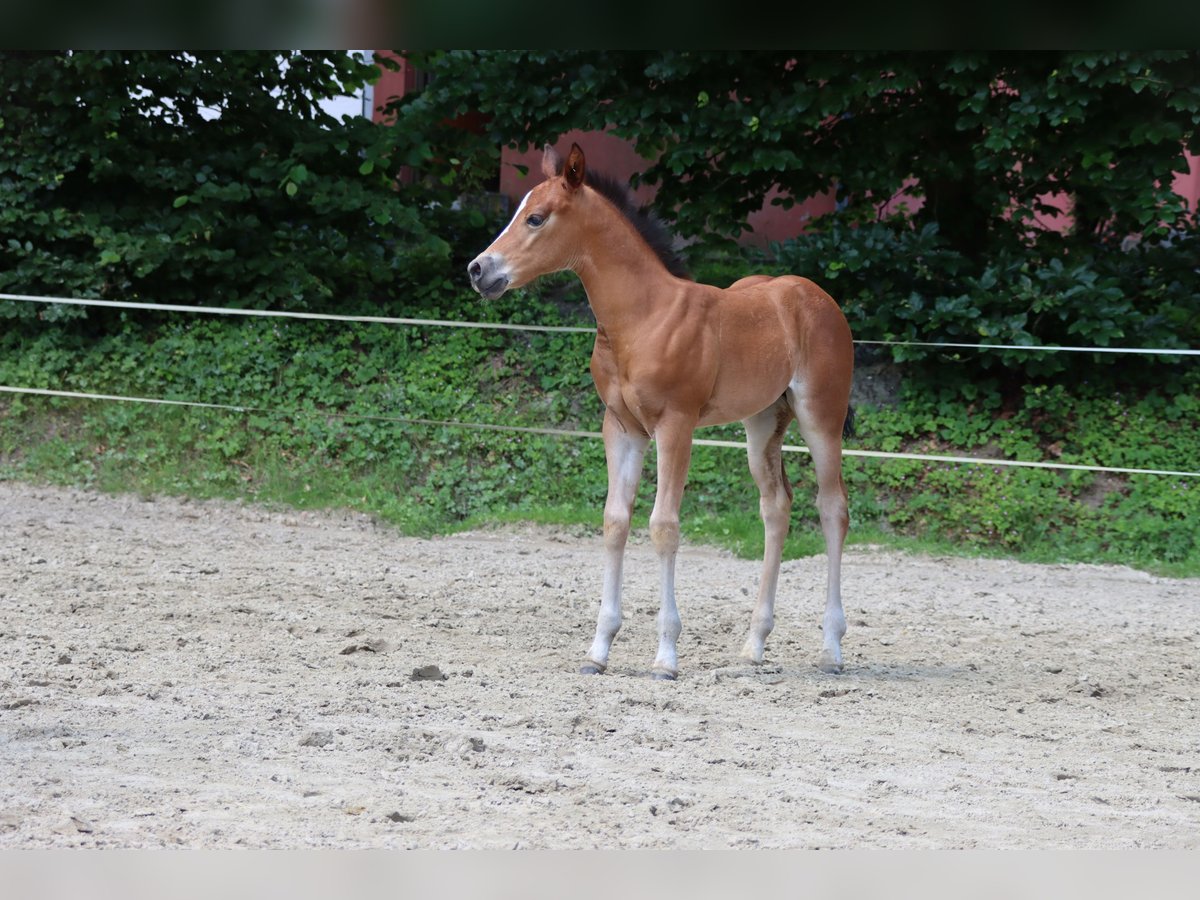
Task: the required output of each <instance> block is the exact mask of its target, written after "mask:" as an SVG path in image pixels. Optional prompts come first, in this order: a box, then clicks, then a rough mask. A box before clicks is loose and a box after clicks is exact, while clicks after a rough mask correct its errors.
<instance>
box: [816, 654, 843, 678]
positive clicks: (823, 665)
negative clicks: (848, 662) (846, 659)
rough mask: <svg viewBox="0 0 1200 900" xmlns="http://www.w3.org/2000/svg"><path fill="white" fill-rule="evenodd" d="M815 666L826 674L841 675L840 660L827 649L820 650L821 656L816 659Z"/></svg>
mask: <svg viewBox="0 0 1200 900" xmlns="http://www.w3.org/2000/svg"><path fill="white" fill-rule="evenodd" d="M817 668H818V669H820V670H821V671H822V672H824V673H825V674H826V675H841V674H842V661H841V660H840V659H836V658H835V657H834V655H833V654H832V653H830V652H829V651H828V650H823V651H821V658H820V659H819V660H817Z"/></svg>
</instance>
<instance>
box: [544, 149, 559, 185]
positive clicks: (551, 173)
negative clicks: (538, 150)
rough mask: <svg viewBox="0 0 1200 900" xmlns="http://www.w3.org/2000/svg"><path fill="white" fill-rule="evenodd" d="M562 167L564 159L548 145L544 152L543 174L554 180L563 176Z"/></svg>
mask: <svg viewBox="0 0 1200 900" xmlns="http://www.w3.org/2000/svg"><path fill="white" fill-rule="evenodd" d="M562 167H563V162H562V157H561V156H559V155H558V151H557V150H555V149H554V148H553V147H551V146H550V145H549V144H547V145H546V147H545V149H543V150H542V174H543V175H545V176H546V177H547V178H554V177H555V176H557V175H561V174H562Z"/></svg>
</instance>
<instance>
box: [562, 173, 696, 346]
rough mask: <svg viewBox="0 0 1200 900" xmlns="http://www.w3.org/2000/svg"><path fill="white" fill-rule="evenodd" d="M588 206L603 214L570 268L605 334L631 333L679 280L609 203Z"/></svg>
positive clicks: (598, 218) (598, 201)
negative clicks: (596, 208)
mask: <svg viewBox="0 0 1200 900" xmlns="http://www.w3.org/2000/svg"><path fill="white" fill-rule="evenodd" d="M592 202H594V203H596V204H597V205H598V206H601V207H603V215H600V216H597V217H596V218H597V223H596V224H595V225H593V226H591V227H590V228H589V230H588V233H587V235H586V236H585V239H584V241H583V252H581V253H580V255H579V257H578V259H577V261H576V264H575V266H574V267H573V268H574V270H575V273H576V274H577V275H578V276H579V279H580V281H582V282H583V288H584V290H585V291H586V292H587V295H588V302H589V303H590V304H591V307H592V312H593V313H594V314H595V316H596V321H597V322H598V323H599V324H600V325H601V326H602V327H603V328H604V329H605V330H606V331H608V332H609V333H610V334H611V333H612V332H613V330H614V329H620V328H623V327H632V328H636V327H638V325H639V323H640V322H642V321H644V320H645V319H646V318H648V317H653V316H654V315H655V313H656V307H657V305H658V304H657V302H656V301H657V299H658V298H665V297H667V296H668V295H669V288H670V286H671V285H672V284H673V283H674V282H675V281H677V280H678V279H676V278H675V276H674V275H672V274H671V273H670V272H669V271H667V268H666V266H664V265H663V263H662V260H660V259H659V258H658V256H657V255H655V253H654V251H653V250H651V249H650V247H649V246H648V245H647V244H646V242H645V241H644V240H643V239H642V237H641V235H639V234H638V233H637V230H636V229H635V228H634V227H633V225H632V224H631V223H630V222H628V221H627V220H626V219H625V217H624V216H622V215H621V214H620V212H618V211H617V210H616V209H615V208H614V207H613V206H612V205H611V204H609V203H608V201H606V200H603V199H602V198H600V197H593V198H592Z"/></svg>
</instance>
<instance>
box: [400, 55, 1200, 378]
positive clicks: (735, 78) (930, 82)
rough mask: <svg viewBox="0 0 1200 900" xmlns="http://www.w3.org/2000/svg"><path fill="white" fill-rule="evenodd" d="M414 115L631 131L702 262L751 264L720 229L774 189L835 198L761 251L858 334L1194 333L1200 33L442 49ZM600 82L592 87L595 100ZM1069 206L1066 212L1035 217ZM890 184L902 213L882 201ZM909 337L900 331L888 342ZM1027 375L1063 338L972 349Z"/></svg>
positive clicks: (525, 132) (519, 136) (648, 173)
mask: <svg viewBox="0 0 1200 900" xmlns="http://www.w3.org/2000/svg"><path fill="white" fill-rule="evenodd" d="M417 59H418V62H419V63H420V64H421V65H423V66H425V67H426V68H428V69H429V71H430V72H432V73H433V74H434V75H435V76H436V77H435V79H434V81H433V83H432V85H431V87H430V88H429V90H428V91H426V92H425V94H424V95H423V96H422V97H421V98H420V100H419V101H418V103H417V105H416V107H414V110H415V113H414V114H415V115H417V116H418V117H419V116H420V115H425V116H430V117H437V116H442V117H445V116H448V115H463V114H465V113H467V112H469V111H472V110H486V111H487V112H488V114H489V115H488V118H487V120H486V128H487V129H488V132H489V135H490V137H491V138H492V140H493V141H495V142H496V143H499V144H507V145H512V146H516V147H518V148H521V149H524V148H526V147H528V146H530V145H535V146H536V145H539V144H541V143H542V142H545V141H555V140H557V139H558V138H559V136H560V135H562V134H563V133H565V132H567V131H568V130H570V129H575V128H582V129H601V128H607V129H609V130H610V131H612V132H613V133H615V134H617V135H620V136H622V137H625V138H628V139H630V140H633V141H635V142H636V147H637V150H638V152H639V153H640V154H641V155H642V156H644V157H645V158H646V160H647V164H646V165H647V168H646V170H645V172H644V174H643V175H642V176H641V179H640V180H641V181H643V182H645V183H648V184H652V185H655V186H656V188H657V199H656V202H655V207H656V209H657V211H658V212H659V213H660V214H661V215H664V216H666V217H667V218H668V219H670V220H671V221H672V222H673V224H674V227H675V228H676V229H677V230H678V232H679V234H680V235H682V236H683V237H685V238H688V239H689V240H691V241H692V243H691V245H690V248H689V250H690V253H691V257H692V259H691V261H692V264H693V269H694V270H695V271H696V272H697V275H698V277H700V278H702V279H705V280H711V281H713V282H715V283H718V284H728V283H729V282H731V281H733V280H734V279H735V278H737V277H740V276H741V275H744V274H746V273H747V271H753V270H754V268H755V267H753V266H747V267H746V268H739V267H738V266H737V265H730V266H727V267H723V266H721V265H719V264H716V265H714V264H713V262H711V261H710V260H709V259H708V257H709V256H710V255H712V254H713V252H714V249H715V248H716V246H717V245H718V244H720V242H721V241H722V240H724V241H726V243H725V244H724V245H721V246H722V250H721V252H720V257H721V259H724V260H732V261H734V262H736V261H737V257H736V256H735V255H732V254H730V253H729V250H728V247H729V244H728V239H730V238H734V237H737V236H739V235H741V234H743V233H744V231H745V230H746V229H747V228H748V224H747V222H748V217H749V216H750V214H751V213H753V212H755V211H756V210H757V209H758V208H760V207H761V205H762V203H763V198H764V197H766V196H768V194H769V192H770V191H771V190H772V189H773V188H774V187H776V186H777V187H778V188H779V189H780V190H781V192H782V193H781V194H780V196H779V197H778V198H777V200H776V201H774V202H777V203H779V204H781V205H783V206H784V207H788V208H790V207H792V206H793V204H794V203H795V202H796V201H799V200H801V199H803V198H805V197H809V196H813V195H816V194H820V193H822V192H825V191H828V190H834V191H835V193H836V197H837V200H838V204H839V211H838V212H837V213H835V214H831V215H827V216H823V217H820V218H817V219H814V220H811V221H809V222H807V223H801V222H800V221H799V219H797V223H796V224H797V227H798V228H799V226H800V225H801V224H806V227H807V229H808V230H807V232H806V233H805V234H804V235H803V236H802V237H800V238H798V239H796V240H795V241H791V242H788V243H787V244H784V245H781V246H777V247H775V248H774V255H775V258H774V259H773V260H770V261H767V263H766V268H768V269H770V270H773V271H776V272H784V271H786V272H791V273H794V274H801V275H807V276H810V277H812V278H814V279H816V280H817V281H818V282H820V283H822V284H823V286H825V287H826V288H827V289H829V290H830V292H831V293H832V294H833V295H834V296H835V297H837V298H838V299H839V300H840V301H842V302H843V303H844V304H845V305H846V307H847V312H848V314H849V315H850V318H851V321H852V325H854V326H855V331H856V334H857V336H858V337H860V338H869V339H887V338H900V339H916V340H922V341H956V342H966V343H976V342H987V343H1014V344H1037V343H1066V344H1076V345H1079V344H1084V345H1086V344H1096V345H1099V346H1115V345H1121V344H1122V343H1124V344H1126V345H1130V344H1132V345H1142V346H1144V345H1146V344H1147V343H1150V344H1154V345H1156V346H1163V347H1181V346H1189V345H1194V344H1196V343H1197V341H1198V339H1200V306H1198V305H1197V301H1196V298H1197V296H1200V240H1198V239H1197V237H1196V235H1195V230H1196V225H1197V222H1196V219H1195V216H1194V215H1193V216H1190V217H1189V215H1188V214H1187V211H1186V209H1185V207H1184V204H1183V201H1182V199H1181V198H1180V197H1179V196H1178V195H1176V194H1174V193H1173V192H1172V190H1171V185H1172V181H1173V173H1174V172H1176V171H1184V170H1186V168H1187V164H1186V162H1185V160H1184V157H1183V149H1184V148H1185V147H1190V148H1191V149H1192V150H1193V151H1200V130H1198V129H1197V125H1198V124H1200V54H1197V53H1195V52H1190V51H1170V52H1140V51H1139V52H1131V51H1112V52H983V53H981V52H927V53H884V52H865V53H864V52H855V53H850V52H838V53H797V52H795V51H786V52H778V51H743V52H732V53H731V52H726V51H719V52H718V51H712V52H706V51H667V52H653V53H651V52H597V51H527V52H526V51H522V52H518V51H477V52H468V51H454V52H439V53H429V54H418V57H417ZM600 100H603V102H598V101H600ZM1055 198H1058V200H1059V201H1061V200H1065V201H1066V202H1068V203H1069V205H1070V209H1071V214H1072V216H1073V219H1074V225H1073V226H1072V227H1071V228H1070V229H1069V230H1067V231H1065V232H1063V233H1059V232H1058V231H1055V230H1053V229H1050V228H1048V227H1047V223H1048V222H1049V221H1050V220H1051V219H1052V218H1053V217H1054V216H1055V215H1057V213H1058V212H1059V208H1058V207H1057V206H1055V205H1054V204H1053V203H1052V202H1051V201H1052V200H1054V199H1055ZM893 200H895V201H898V202H902V204H903V206H904V207H905V209H906V212H905V213H904V214H903V215H900V214H895V213H894V212H892V213H889V212H888V210H889V209H891V208H892V207H889V206H888V203H889V201H893ZM926 353H927V351H924V350H911V349H909V350H898V351H897V358H898V359H914V358H922V357H924V356H925V355H926ZM973 360H978V361H979V363H980V364H981V365H983V366H989V365H998V366H1001V367H1005V368H1008V369H1011V370H1015V371H1017V372H1023V373H1025V374H1027V375H1034V376H1044V375H1048V374H1052V373H1054V372H1056V371H1058V370H1060V369H1061V368H1062V366H1064V365H1065V364H1066V360H1065V358H1064V357H1061V356H1053V355H1047V354H1031V353H1011V354H1001V355H998V356H995V355H991V356H986V357H983V356H973V357H971V359H970V360H967V359H964V360H963V362H964V363H965V364H966V365H968V366H971V365H974V363H973Z"/></svg>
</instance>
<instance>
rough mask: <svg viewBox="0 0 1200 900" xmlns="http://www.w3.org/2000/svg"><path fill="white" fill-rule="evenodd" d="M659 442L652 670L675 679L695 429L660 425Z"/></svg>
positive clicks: (654, 517)
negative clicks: (683, 508) (682, 537)
mask: <svg viewBox="0 0 1200 900" xmlns="http://www.w3.org/2000/svg"><path fill="white" fill-rule="evenodd" d="M655 437H656V440H657V441H658V492H657V493H656V495H655V497H654V510H653V512H651V513H650V540H651V542H652V543H653V544H654V550H655V552H656V553H657V554H658V562H659V595H660V597H659V610H658V653H657V654H656V655H655V657H654V665H653V666H652V667H651V671H652V672H653V673H654V674H655V675H657V676H659V677H665V678H674V677H675V674H676V672H678V671H679V659H678V654H677V645H678V642H679V634H680V632H681V631H682V630H683V625H682V623H681V621H680V619H679V609H678V607H677V606H676V604H675V558H676V556H677V555H678V553H679V506H680V503H681V502H682V500H683V488H684V484H685V483H686V481H687V471H688V465H689V463H690V462H691V458H692V429H691V428H690V427H688V428H686V429H685V428H682V427H678V426H677V427H675V428H673V429H671V430H670V431H668V430H667V429H666V428H662V427H660V428H659V430H658V431H657V432H656V435H655Z"/></svg>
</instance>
